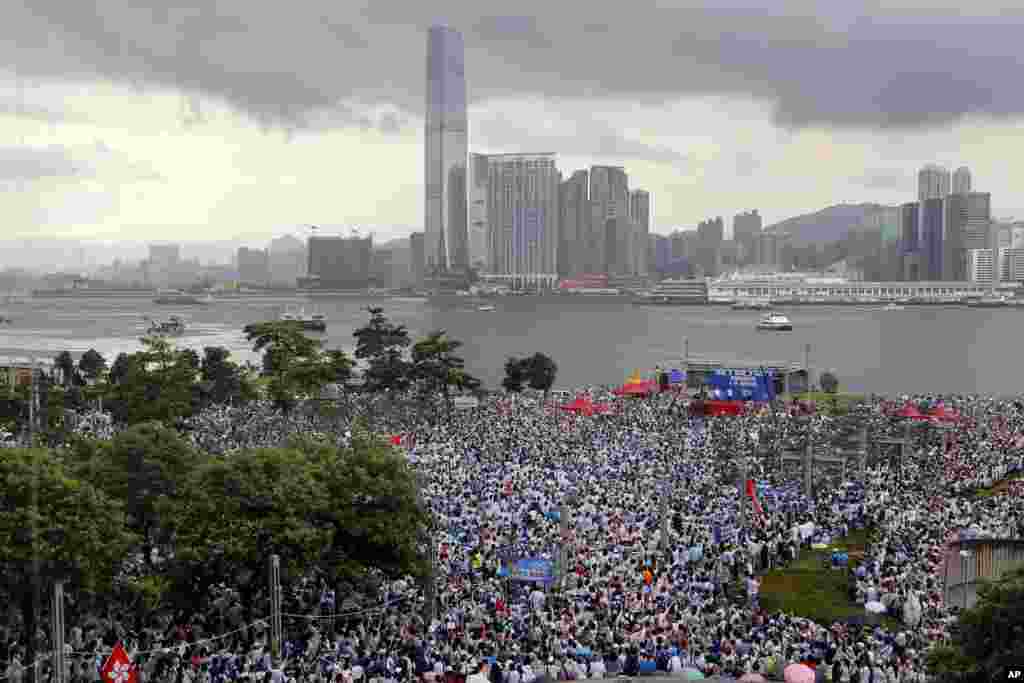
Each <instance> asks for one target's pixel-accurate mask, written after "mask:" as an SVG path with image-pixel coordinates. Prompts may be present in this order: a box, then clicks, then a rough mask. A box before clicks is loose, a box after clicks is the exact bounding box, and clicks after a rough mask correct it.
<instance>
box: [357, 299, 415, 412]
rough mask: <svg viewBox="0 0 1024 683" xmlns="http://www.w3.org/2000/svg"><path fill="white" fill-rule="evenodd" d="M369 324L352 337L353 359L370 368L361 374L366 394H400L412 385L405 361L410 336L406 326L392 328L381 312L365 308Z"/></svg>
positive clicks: (380, 309) (409, 366) (393, 325)
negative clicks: (361, 361) (354, 353)
mask: <svg viewBox="0 0 1024 683" xmlns="http://www.w3.org/2000/svg"><path fill="white" fill-rule="evenodd" d="M366 310H367V312H368V313H369V314H370V322H369V323H368V324H367V325H366V326H365V327H361V328H359V329H358V330H356V331H355V332H353V333H352V336H354V337H355V338H356V359H357V360H365V361H367V362H368V364H369V367H368V368H367V370H366V372H365V373H364V374H363V377H364V378H365V380H366V384H365V387H366V391H369V392H371V393H382V392H385V391H390V392H396V393H401V392H404V391H406V390H407V389H408V388H409V386H410V385H411V377H410V373H411V369H412V367H411V365H410V363H409V362H408V361H407V360H406V359H405V349H406V348H407V347H408V346H409V344H410V343H411V342H410V339H409V332H408V330H406V328H405V325H395V324H394V323H392V322H390V321H389V320H388V319H387V318H386V317H385V316H384V309H382V308H374V307H372V306H371V307H368V308H367V309H366Z"/></svg>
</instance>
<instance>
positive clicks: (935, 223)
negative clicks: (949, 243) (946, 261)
mask: <svg viewBox="0 0 1024 683" xmlns="http://www.w3.org/2000/svg"><path fill="white" fill-rule="evenodd" d="M944 223H945V200H944V199H943V198H941V197H934V198H932V199H925V200H924V201H922V202H921V230H920V231H919V232H918V235H917V243H918V245H920V255H921V261H920V263H921V270H920V279H922V280H943V279H945V278H944V277H943V276H944V273H943V241H944V239H943V238H944V237H945V235H944V234H943V233H944V231H943V225H944ZM950 279H952V278H950Z"/></svg>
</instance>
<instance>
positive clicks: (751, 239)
mask: <svg viewBox="0 0 1024 683" xmlns="http://www.w3.org/2000/svg"><path fill="white" fill-rule="evenodd" d="M763 229H764V223H763V221H762V219H761V215H760V214H759V213H758V212H757V209H753V210H751V211H747V212H745V213H738V214H736V215H735V216H733V219H732V239H733V241H734V242H736V244H737V246H738V247H739V252H740V253H739V263H740V265H753V264H755V263H756V262H757V245H758V237H759V235H760V234H761V231H762V230H763Z"/></svg>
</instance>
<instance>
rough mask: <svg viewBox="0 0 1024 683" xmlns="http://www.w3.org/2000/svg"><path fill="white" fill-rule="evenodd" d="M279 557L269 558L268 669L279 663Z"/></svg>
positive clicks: (280, 632)
mask: <svg viewBox="0 0 1024 683" xmlns="http://www.w3.org/2000/svg"><path fill="white" fill-rule="evenodd" d="M282 630H283V629H282V628H281V557H280V556H279V555H271V556H270V667H271V668H274V666H276V665H279V664H280V663H281V636H282Z"/></svg>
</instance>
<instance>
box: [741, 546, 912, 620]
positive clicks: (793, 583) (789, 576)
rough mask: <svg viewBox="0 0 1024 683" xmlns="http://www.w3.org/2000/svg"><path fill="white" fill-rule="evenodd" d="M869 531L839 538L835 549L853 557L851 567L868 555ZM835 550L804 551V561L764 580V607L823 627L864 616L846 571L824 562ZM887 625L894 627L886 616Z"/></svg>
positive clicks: (762, 602)
mask: <svg viewBox="0 0 1024 683" xmlns="http://www.w3.org/2000/svg"><path fill="white" fill-rule="evenodd" d="M868 534H869V532H868V531H867V530H866V529H864V530H857V531H854V532H853V533H851V534H850V535H849V536H846V537H845V538H841V539H837V540H836V541H835V542H834V543H833V546H832V547H834V548H838V549H841V550H844V551H846V552H848V553H849V554H850V564H851V566H853V565H856V564H857V563H858V562H859V561H860V559H861V558H862V557H863V556H864V548H865V546H866V544H867V541H868ZM831 555H832V550H803V551H801V553H800V559H799V560H798V561H797V562H794V563H793V564H791V565H790V566H789V567H788V568H786V569H779V570H776V571H773V572H771V573H769V574H767V575H765V576H764V577H762V578H761V606H762V607H764V608H765V609H766V610H768V611H769V612H774V611H779V610H781V611H784V612H788V613H790V614H796V615H798V616H801V617H806V618H808V619H813V620H814V621H817V622H818V623H821V624H831V623H832V622H834V621H839V620H845V619H848V618H850V617H861V616H864V614H865V612H864V607H863V605H858V604H856V603H853V602H850V598H849V593H848V591H847V585H848V584H847V578H846V576H847V571H846V569H845V568H844V569H841V570H840V569H828V568H825V567H824V565H823V563H824V561H825V559H826V558H828V557H830V556H831ZM882 623H883V624H885V625H888V626H894V625H895V624H896V620H894V619H891V618H890V617H886V618H885V619H883V621H882Z"/></svg>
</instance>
